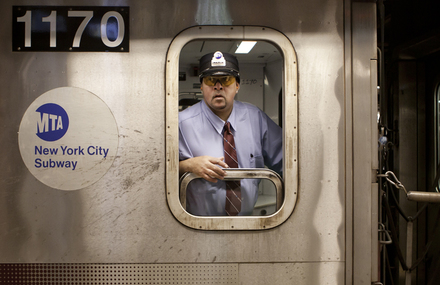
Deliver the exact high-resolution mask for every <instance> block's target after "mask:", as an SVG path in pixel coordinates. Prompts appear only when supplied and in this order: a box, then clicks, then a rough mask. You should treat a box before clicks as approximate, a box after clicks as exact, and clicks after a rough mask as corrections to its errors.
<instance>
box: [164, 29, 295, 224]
mask: <svg viewBox="0 0 440 285" xmlns="http://www.w3.org/2000/svg"><path fill="white" fill-rule="evenodd" d="M243 41H245V42H249V41H252V42H253V45H254V48H253V50H251V52H248V53H245V54H238V53H236V49H237V47H238V46H239V44H240V43H241V42H243ZM217 51H221V52H223V53H225V55H223V53H220V55H219V57H218V58H219V59H220V61H222V60H224V61H225V62H227V64H228V67H229V64H230V62H232V63H231V64H232V65H234V63H235V60H238V64H237V65H238V66H239V75H238V76H237V74H235V73H233V72H232V71H231V74H234V77H235V80H228V79H229V78H228V77H227V76H228V74H229V73H228V74H226V73H227V72H229V70H228V71H227V72H226V73H225V74H223V73H222V72H224V71H223V70H219V71H220V73H222V74H217V73H215V74H213V75H215V76H214V77H212V76H211V74H208V75H205V74H204V76H207V77H209V76H211V77H209V79H213V80H216V82H215V83H214V84H211V85H210V82H209V81H208V79H206V80H204V81H203V83H202V82H201V80H200V78H199V73H200V72H201V70H199V60H200V58H201V57H202V56H203V55H205V54H216V55H218V54H217V53H216V52H217ZM229 54H231V55H234V57H229ZM210 57H211V55H210ZM212 58H213V61H211V60H209V61H207V62H208V63H209V65H211V64H212V66H214V64H216V62H214V58H217V57H216V56H212ZM234 58H236V59H234ZM213 62H214V63H213ZM202 63H203V62H202ZM296 64H297V61H296V54H295V52H294V49H293V46H292V44H291V42H290V41H289V40H288V38H286V37H285V36H284V35H283V34H281V33H279V32H277V31H275V30H272V29H270V28H264V27H246V26H232V27H227V26H203V27H193V28H189V29H187V30H184V31H183V32H181V33H180V34H179V35H177V36H176V38H175V39H174V40H173V42H172V43H171V45H170V48H169V50H168V54H167V66H166V126H167V129H166V135H167V137H166V143H167V145H166V154H167V165H166V166H167V167H166V175H167V177H166V183H167V187H166V190H167V201H168V205H169V207H170V210H171V212H172V213H173V215H174V216H175V217H176V218H177V219H178V220H179V221H180V222H181V223H183V224H184V225H186V226H189V227H192V228H195V229H204V230H245V229H248V230H258V229H269V228H273V227H275V226H278V225H280V224H281V223H283V222H284V221H285V220H286V219H287V218H288V217H289V216H290V215H291V213H292V212H293V210H294V208H295V204H296V200H297V195H298V189H297V186H298V159H297V154H298V153H297V146H298V144H297V140H298V136H297V134H298V130H297V97H298V96H297V67H296ZM201 66H203V64H202V65H201ZM231 70H234V68H232V69H231ZM202 71H203V70H202ZM234 72H235V71H234ZM219 75H222V76H223V75H224V77H223V78H219ZM233 79H234V78H233ZM219 80H222V81H219ZM229 81H231V82H229ZM232 81H234V82H232ZM232 84H233V85H232ZM217 85H218V86H228V87H231V86H232V87H233V88H236V89H237V90H233V91H236V94H235V99H236V100H238V101H240V102H246V103H250V104H252V105H253V106H256V107H258V108H259V109H260V110H261V111H262V112H261V111H259V112H258V111H256V112H257V113H258V114H259V115H258V116H260V117H258V119H255V120H256V121H261V120H264V121H265V123H264V127H265V130H264V133H272V132H273V134H270V136H273V137H279V138H280V140H279V141H280V143H279V144H275V143H274V145H275V146H279V147H274V148H269V149H268V150H264V152H265V155H264V157H266V158H267V157H270V156H272V157H273V158H275V157H277V159H269V161H268V163H266V161H264V163H263V160H262V159H263V158H262V157H261V156H260V155H259V153H256V152H254V151H252V150H251V149H252V145H251V144H249V142H248V144H249V146H246V147H244V146H245V144H244V143H243V140H242V141H241V146H240V147H241V153H240V155H241V156H238V157H239V158H240V159H239V161H243V160H246V162H247V161H248V159H249V161H250V163H249V165H251V166H248V165H245V163H243V165H245V166H243V167H246V168H231V169H226V170H225V171H226V177H225V179H224V180H218V181H217V182H215V183H214V182H209V181H207V180H205V179H203V178H201V177H198V176H197V175H195V174H193V173H185V174H184V175H179V157H181V156H184V155H183V154H181V153H183V151H181V152H179V135H180V134H179V116H183V117H181V119H182V118H186V117H188V116H189V117H193V116H194V115H193V114H192V113H193V110H199V109H200V110H201V111H200V112H203V111H202V110H203V107H205V108H211V109H212V106H210V105H209V103H208V104H204V102H205V101H203V100H204V99H203V98H204V96H203V93H202V92H201V91H202V90H201V86H202V87H203V88H205V89H203V90H206V88H207V86H217ZM212 88H213V89H215V88H216V87H212ZM238 91H239V92H238ZM193 105H196V106H194V107H192V108H191V109H190V110H186V109H187V108H190V107H191V106H193ZM202 105H203V106H202ZM226 106H227V104H226ZM234 106H238V105H237V103H234ZM243 106H246V105H245V104H243ZM235 108H236V109H235V110H236V112H237V111H238V110H239V107H235ZM184 110H185V111H184ZM206 110H208V109H206ZM243 110H244V109H243ZM253 110H257V109H253ZM213 111H214V112H215V111H216V110H215V109H214V110H213ZM253 112H254V111H253ZM263 112H264V113H263ZM182 114H183V115H182ZM188 114H189V115H188ZM240 114H241V113H237V117H238V116H239V115H240ZM208 120H209V119H208ZM228 120H229V119H228ZM232 120H233V118H232ZM220 121H221V122H222V120H220ZM237 121H238V120H237ZM211 123H212V124H215V123H213V122H212V121H211ZM281 123H282V124H283V126H282V128H280V127H278V126H276V125H277V124H278V125H279V126H281ZM231 124H233V123H232V122H231ZM240 126H241V125H239V127H240ZM187 128H190V129H191V130H190V131H188V132H189V133H191V134H192V133H196V132H197V130H198V127H195V123H192V122H191V123H189V124H187ZM243 128H245V129H247V127H242V129H243ZM260 128H262V127H261V126H260ZM219 130H220V129H219ZM273 130H276V131H273ZM220 132H221V130H220V131H219V137H220ZM261 132H263V131H261ZM203 135H206V134H205V133H204V134H203ZM203 135H202V136H203ZM182 137H183V136H181V140H182V141H183V140H184V139H182ZM203 139H205V138H203ZM217 140H218V139H217V138H216V137H215V135H213V139H212V141H216V142H217ZM237 140H239V137H238V135H237ZM222 141H224V139H223V137H221V139H220V141H219V142H220V143H222ZM225 141H227V139H225ZM275 141H276V140H275ZM281 141H282V143H281ZM203 144H205V145H203ZM203 144H202V147H205V146H206V147H208V148H209V143H208V145H206V143H203ZM216 144H217V143H216ZM243 147H244V148H243ZM246 148H249V149H246ZM225 149H226V147H225ZM276 149H279V150H280V151H279V152H278V155H277V152H276ZM244 150H245V151H244ZM220 151H221V152H223V150H222V149H221V147H220V150H219V151H213V153H215V154H216V152H219V153H220ZM237 151H240V149H239V146H238V145H237ZM243 152H246V158H247V156H249V158H247V159H243ZM248 152H249V153H248ZM268 152H273V154H270V155H269V154H267V153H268ZM179 153H180V154H179ZM254 153H255V157H254ZM194 156H197V155H194ZM218 156H221V155H216V157H218ZM281 156H282V158H281ZM213 157H214V156H213ZM184 159H186V158H184ZM184 159H183V160H184ZM272 161H275V162H274V163H272ZM219 164H220V163H219ZM252 165H258V166H252ZM266 165H267V166H269V167H270V168H273V170H270V169H269V167H267V166H266ZM253 167H258V168H253ZM180 174H182V173H180ZM206 179H209V178H206ZM236 182H238V185H239V186H241V187H242V189H244V190H242V191H240V192H241V193H242V195H243V197H242V203H241V204H240V206H239V207H242V210H241V211H240V214H238V215H236V216H235V215H233V216H228V215H226V214H224V215H223V214H219V211H217V210H213V211H212V213H211V211H210V210H206V209H205V208H206V207H205V206H204V205H206V204H207V203H208V202H207V201H208V200H209V199H211V200H210V201H209V203H210V205H213V206H210V207H211V208H217V209H221V210H220V212H221V211H223V207H225V206H224V204H225V203H222V202H218V203H217V202H216V201H219V199H217V198H218V197H221V195H222V194H221V192H222V191H218V189H225V188H228V187H230V188H231V187H234V186H230V185H232V184H233V183H235V184H236V185H237V183H236ZM198 189H201V190H198ZM249 189H255V190H253V191H249ZM224 192H225V191H224V190H223V196H225V194H224ZM200 193H203V196H202V195H201V194H200ZM207 193H209V194H207ZM249 193H254V196H252V194H249ZM239 195H240V194H239ZM201 197H203V198H201ZM200 199H202V200H203V199H205V200H204V203H200ZM226 199H227V200H229V199H228V197H226ZM231 199H233V198H231ZM220 200H221V201H223V202H224V197H223V199H220ZM213 201H214V202H213ZM249 201H250V202H249ZM226 203H227V202H226ZM232 204H234V203H232ZM194 205H202V206H196V207H194ZM233 207H234V208H235V205H233Z"/></svg>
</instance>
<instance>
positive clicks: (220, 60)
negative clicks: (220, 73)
mask: <svg viewBox="0 0 440 285" xmlns="http://www.w3.org/2000/svg"><path fill="white" fill-rule="evenodd" d="M211 66H226V60H225V57H224V56H223V54H222V53H221V52H220V51H216V52H215V53H214V56H213V57H212V60H211Z"/></svg>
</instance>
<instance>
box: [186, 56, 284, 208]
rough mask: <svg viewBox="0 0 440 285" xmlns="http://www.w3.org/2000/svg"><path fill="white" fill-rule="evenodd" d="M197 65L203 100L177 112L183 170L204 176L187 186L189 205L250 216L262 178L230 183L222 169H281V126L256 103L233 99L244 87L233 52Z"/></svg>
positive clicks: (190, 206) (205, 58)
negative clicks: (242, 86)
mask: <svg viewBox="0 0 440 285" xmlns="http://www.w3.org/2000/svg"><path fill="white" fill-rule="evenodd" d="M199 70H200V81H201V84H202V85H201V90H202V93H203V100H202V101H201V102H199V103H197V104H195V105H194V106H192V107H190V108H188V109H186V110H184V111H182V112H181V113H180V114H179V160H180V161H179V173H180V174H181V175H182V174H183V173H185V172H192V173H194V174H196V175H198V176H199V177H201V178H203V179H196V180H193V182H191V183H190V185H189V186H188V188H187V193H186V197H187V209H186V210H187V211H188V212H189V213H191V214H193V215H198V216H223V215H237V214H238V215H243V216H244V215H251V214H252V211H253V208H254V206H255V203H256V201H257V198H258V184H259V179H243V180H241V182H240V181H238V183H236V181H235V182H234V183H235V186H231V185H232V184H231V182H225V181H224V180H223V179H224V177H225V175H226V172H225V171H224V170H223V168H229V167H239V168H264V166H265V165H266V166H268V167H269V168H271V169H273V170H275V171H277V172H278V173H281V171H282V130H281V128H280V127H279V126H278V125H276V124H275V123H274V122H273V121H272V120H271V119H270V118H269V117H268V116H267V115H266V114H265V113H264V112H262V111H261V110H260V109H258V108H257V107H255V106H253V105H251V104H248V103H242V102H239V101H234V98H235V95H236V94H237V93H238V91H239V89H240V74H239V66H238V61H237V58H236V57H235V56H233V55H231V54H228V53H222V52H220V51H217V52H215V53H210V54H207V55H204V56H203V57H202V58H201V59H200V67H199ZM237 160H238V162H237ZM228 161H229V162H228ZM226 162H228V163H229V164H231V165H232V166H230V165H228V164H227V163H226ZM231 193H232V194H231ZM231 200H234V201H231ZM230 203H232V206H228V205H229V204H230ZM229 209H232V210H229Z"/></svg>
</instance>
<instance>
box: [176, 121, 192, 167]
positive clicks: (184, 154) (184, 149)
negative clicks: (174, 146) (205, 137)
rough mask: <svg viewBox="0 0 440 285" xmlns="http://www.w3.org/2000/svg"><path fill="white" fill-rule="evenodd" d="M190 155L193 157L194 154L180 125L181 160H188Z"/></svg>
mask: <svg viewBox="0 0 440 285" xmlns="http://www.w3.org/2000/svg"><path fill="white" fill-rule="evenodd" d="M190 157H193V155H192V153H191V150H190V149H189V146H188V143H187V142H186V139H185V136H184V135H183V134H182V130H181V129H180V126H179V161H182V160H186V159H188V158H190Z"/></svg>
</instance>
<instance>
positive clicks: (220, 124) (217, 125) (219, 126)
mask: <svg viewBox="0 0 440 285" xmlns="http://www.w3.org/2000/svg"><path fill="white" fill-rule="evenodd" d="M234 105H235V104H234ZM202 111H203V113H204V114H205V116H206V118H208V121H209V122H210V123H211V125H212V126H213V127H214V129H215V130H216V131H217V133H219V134H220V135H222V132H223V128H224V126H225V123H226V122H225V121H223V120H222V119H220V117H219V116H217V115H216V114H214V112H212V110H211V109H210V108H209V107H208V106H207V105H206V103H205V100H202ZM235 118H236V116H235V108H234V107H232V112H231V114H230V115H229V118H228V122H230V123H231V127H232V129H233V130H235V131H237V125H236V119H235Z"/></svg>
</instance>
